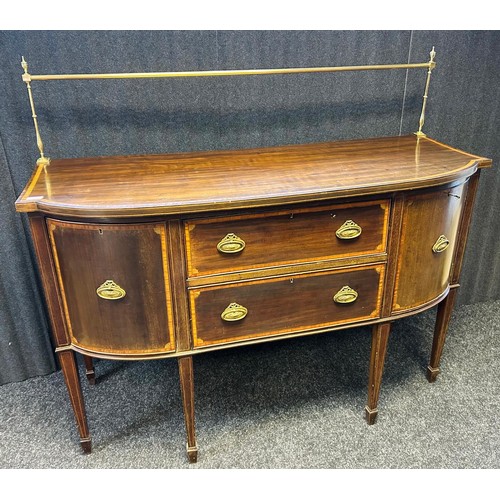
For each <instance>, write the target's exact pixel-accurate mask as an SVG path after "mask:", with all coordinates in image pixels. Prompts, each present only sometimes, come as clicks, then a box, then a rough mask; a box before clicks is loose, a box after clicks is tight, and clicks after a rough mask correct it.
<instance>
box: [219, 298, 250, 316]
mask: <svg viewBox="0 0 500 500" xmlns="http://www.w3.org/2000/svg"><path fill="white" fill-rule="evenodd" d="M247 314H248V309H247V308H246V307H243V306H240V305H239V304H237V303H236V302H232V303H231V304H229V305H228V306H227V307H226V308H225V309H224V311H222V314H221V315H220V317H221V318H222V319H223V320H224V321H240V320H242V319H243V318H244V317H245V316H246V315H247Z"/></svg>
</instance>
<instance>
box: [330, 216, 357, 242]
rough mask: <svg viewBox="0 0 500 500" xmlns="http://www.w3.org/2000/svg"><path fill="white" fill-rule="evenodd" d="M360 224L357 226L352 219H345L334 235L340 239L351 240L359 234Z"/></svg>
mask: <svg viewBox="0 0 500 500" xmlns="http://www.w3.org/2000/svg"><path fill="white" fill-rule="evenodd" d="M361 231H363V230H362V229H361V226H358V224H356V223H355V222H354V221H353V220H350V219H349V220H346V221H345V222H344V223H343V224H342V225H341V226H340V227H339V228H338V229H337V231H336V232H335V235H336V236H337V238H339V239H340V240H353V239H354V238H357V237H358V236H359V235H360V234H361Z"/></svg>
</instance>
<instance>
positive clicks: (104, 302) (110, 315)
mask: <svg viewBox="0 0 500 500" xmlns="http://www.w3.org/2000/svg"><path fill="white" fill-rule="evenodd" d="M47 227H48V232H49V237H50V241H51V245H52V253H53V256H54V261H55V264H56V272H57V275H58V280H59V288H60V290H61V298H62V302H63V306H64V312H65V316H66V324H67V328H68V333H69V335H70V338H71V342H72V344H74V345H76V346H79V347H82V348H84V349H88V350H90V351H94V352H100V353H112V354H131V355H134V354H136V355H138V354H147V353H156V352H158V353H161V352H168V351H173V350H174V349H175V344H174V327H173V312H172V301H171V295H170V283H169V278H168V276H169V273H168V259H167V246H166V241H167V237H166V227H165V225H164V224H102V225H98V224H78V223H69V222H62V221H58V220H52V219H47Z"/></svg>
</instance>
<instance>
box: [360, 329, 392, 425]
mask: <svg viewBox="0 0 500 500" xmlns="http://www.w3.org/2000/svg"><path fill="white" fill-rule="evenodd" d="M390 330H391V324H390V323H380V324H377V325H375V326H374V327H373V331H372V351H371V356H370V375H369V379H368V404H367V405H366V407H365V411H366V420H367V421H368V423H369V424H370V425H371V424H374V423H375V420H376V419H377V413H378V409H377V403H378V395H379V393H380V384H381V382H382V373H383V371H384V361H385V353H386V351H387V341H388V339H389V332H390Z"/></svg>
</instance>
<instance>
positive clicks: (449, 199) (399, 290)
mask: <svg viewBox="0 0 500 500" xmlns="http://www.w3.org/2000/svg"><path fill="white" fill-rule="evenodd" d="M465 186H466V184H461V185H460V186H456V187H453V188H448V189H443V190H440V191H433V192H426V193H420V194H414V195H409V196H407V197H406V200H405V206H404V210H403V221H402V230H401V243H400V249H399V256H398V267H397V275H396V287H395V292H394V301H393V313H398V312H404V311H407V310H410V309H414V308H417V307H419V306H422V305H424V304H426V303H428V302H430V301H432V300H433V299H436V298H437V297H439V295H441V294H442V293H443V292H445V291H446V288H447V286H448V280H449V276H450V269H451V264H452V261H453V253H454V250H455V242H456V239H457V233H458V227H459V222H460V215H461V213H462V207H463V202H464V198H465V194H466V189H465Z"/></svg>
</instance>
